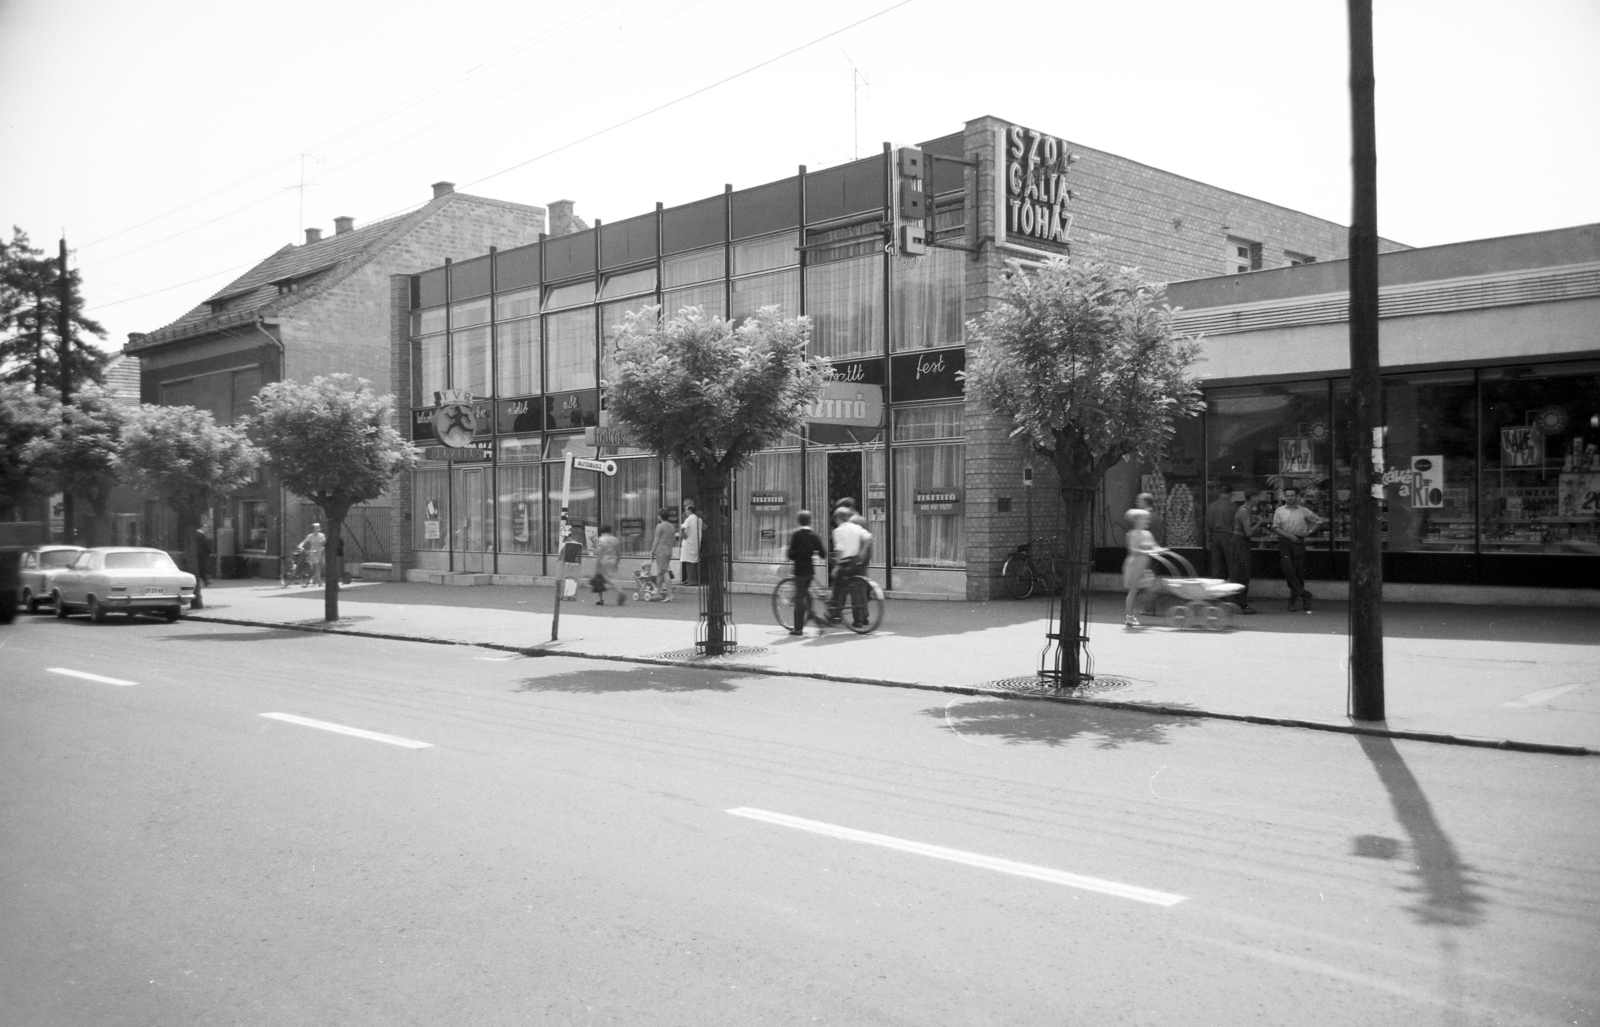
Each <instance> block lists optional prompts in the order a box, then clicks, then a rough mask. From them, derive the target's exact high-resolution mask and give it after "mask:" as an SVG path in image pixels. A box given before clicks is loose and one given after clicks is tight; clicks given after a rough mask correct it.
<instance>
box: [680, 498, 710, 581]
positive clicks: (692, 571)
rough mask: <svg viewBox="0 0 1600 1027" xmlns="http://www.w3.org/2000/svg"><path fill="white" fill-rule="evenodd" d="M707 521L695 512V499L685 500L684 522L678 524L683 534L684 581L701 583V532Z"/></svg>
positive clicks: (681, 551)
mask: <svg viewBox="0 0 1600 1027" xmlns="http://www.w3.org/2000/svg"><path fill="white" fill-rule="evenodd" d="M704 529H705V522H704V521H702V520H701V519H700V517H699V515H698V514H696V513H695V512H694V500H692V499H686V500H684V501H683V523H682V524H680V525H679V526H678V530H679V534H680V535H681V536H682V542H680V543H679V544H680V545H681V546H682V549H681V550H680V554H681V555H680V558H679V561H678V562H679V563H681V564H682V565H683V583H684V584H685V585H698V584H700V533H701V531H703V530H704Z"/></svg>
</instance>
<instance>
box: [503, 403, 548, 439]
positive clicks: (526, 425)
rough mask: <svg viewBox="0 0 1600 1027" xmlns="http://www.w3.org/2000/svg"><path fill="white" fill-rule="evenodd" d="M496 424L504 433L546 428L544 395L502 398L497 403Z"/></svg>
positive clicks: (510, 433)
mask: <svg viewBox="0 0 1600 1027" xmlns="http://www.w3.org/2000/svg"><path fill="white" fill-rule="evenodd" d="M495 425H496V427H497V428H498V429H499V430H500V432H502V433H503V434H507V435H512V434H516V433H518V432H528V431H540V430H542V429H543V428H544V397H542V396H527V397H525V398H523V399H502V400H501V401H500V402H499V403H497V404H495Z"/></svg>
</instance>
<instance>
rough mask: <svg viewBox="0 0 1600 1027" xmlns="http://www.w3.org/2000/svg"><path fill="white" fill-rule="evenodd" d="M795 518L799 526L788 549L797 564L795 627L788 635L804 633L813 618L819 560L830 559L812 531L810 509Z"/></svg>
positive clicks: (791, 558)
mask: <svg viewBox="0 0 1600 1027" xmlns="http://www.w3.org/2000/svg"><path fill="white" fill-rule="evenodd" d="M794 519H795V523H796V524H798V525H799V527H798V528H796V529H795V530H794V533H793V534H792V535H790V536H789V549H788V552H787V555H788V559H789V563H790V565H791V566H793V567H794V627H793V628H791V629H790V630H789V634H791V635H800V634H804V633H805V627H806V621H807V620H808V619H810V617H811V586H812V583H813V582H814V581H815V579H816V574H817V565H816V561H817V560H818V559H822V560H827V558H828V550H827V549H826V548H825V547H824V546H823V545H822V539H820V538H818V537H817V533H816V532H814V531H812V530H811V511H810V510H801V511H800V512H799V513H797V514H795V517H794Z"/></svg>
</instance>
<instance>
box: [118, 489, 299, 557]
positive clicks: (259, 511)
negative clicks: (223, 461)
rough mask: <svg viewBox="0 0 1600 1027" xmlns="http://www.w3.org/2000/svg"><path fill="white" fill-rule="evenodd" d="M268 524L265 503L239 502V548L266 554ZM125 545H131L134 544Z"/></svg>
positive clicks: (248, 500)
mask: <svg viewBox="0 0 1600 1027" xmlns="http://www.w3.org/2000/svg"><path fill="white" fill-rule="evenodd" d="M268 523H269V518H268V514H267V504H266V502H264V501H263V500H259V499H245V500H240V502H239V536H238V538H239V548H240V549H243V550H244V551H245V552H248V553H264V552H266V551H267V537H268V530H267V526H268ZM127 544H129V545H132V544H134V543H127Z"/></svg>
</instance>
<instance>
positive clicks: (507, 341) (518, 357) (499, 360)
mask: <svg viewBox="0 0 1600 1027" xmlns="http://www.w3.org/2000/svg"><path fill="white" fill-rule="evenodd" d="M494 341H495V370H496V380H497V385H498V389H499V391H498V392H497V393H496V395H500V396H533V395H537V394H538V393H539V392H540V391H542V390H541V389H540V382H539V321H538V319H537V318H527V319H525V320H522V321H506V322H502V323H500V324H497V325H495V326H494Z"/></svg>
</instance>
